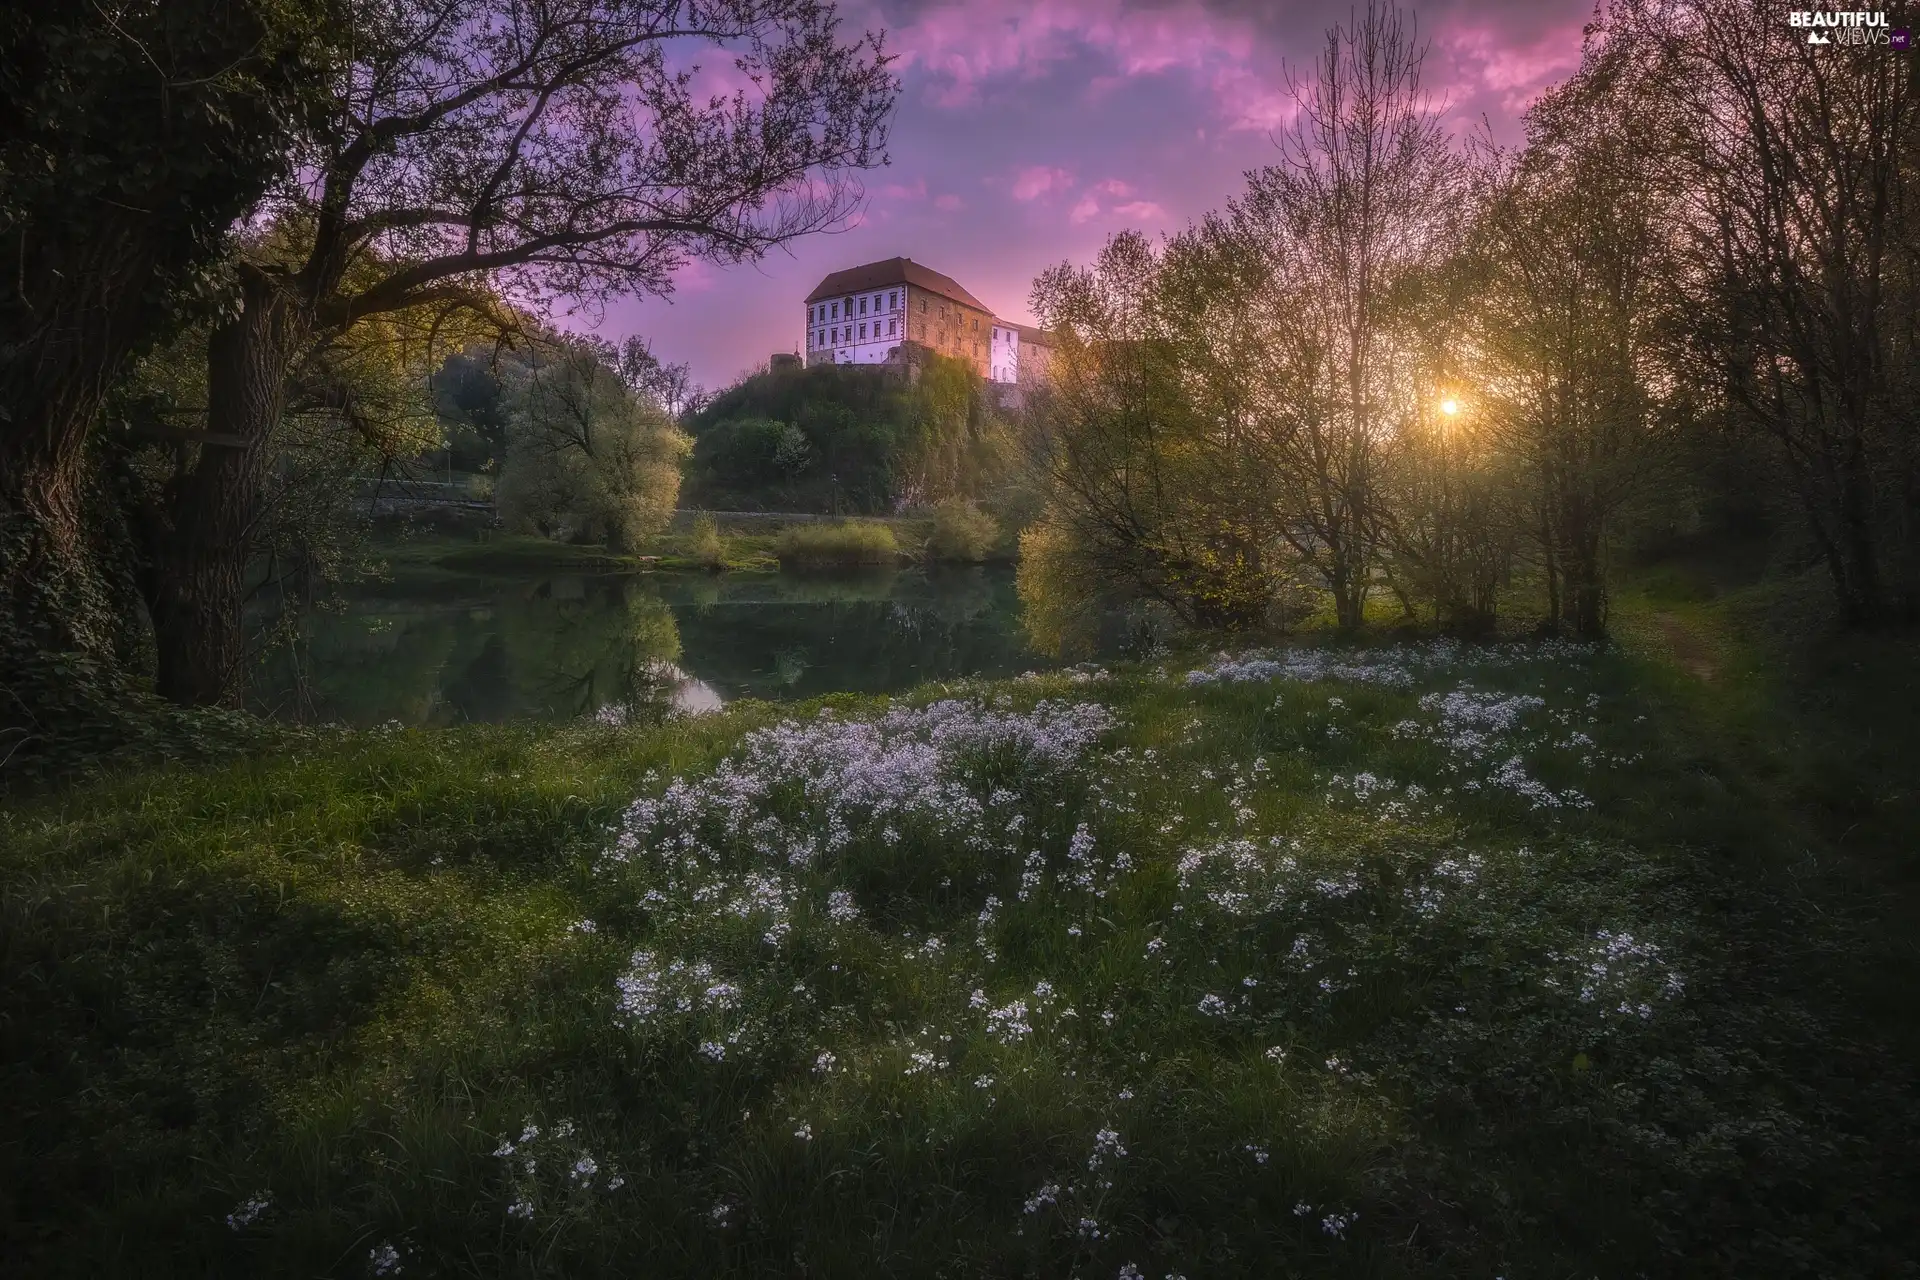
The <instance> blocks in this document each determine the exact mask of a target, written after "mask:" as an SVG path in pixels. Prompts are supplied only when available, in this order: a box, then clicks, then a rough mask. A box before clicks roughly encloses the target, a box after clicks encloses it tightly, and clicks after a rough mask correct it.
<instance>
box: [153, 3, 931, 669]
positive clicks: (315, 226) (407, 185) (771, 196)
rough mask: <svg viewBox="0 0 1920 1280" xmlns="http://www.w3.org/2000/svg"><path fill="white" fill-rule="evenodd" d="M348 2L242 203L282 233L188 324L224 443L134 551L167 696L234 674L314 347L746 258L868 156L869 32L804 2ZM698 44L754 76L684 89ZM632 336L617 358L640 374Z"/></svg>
mask: <svg viewBox="0 0 1920 1280" xmlns="http://www.w3.org/2000/svg"><path fill="white" fill-rule="evenodd" d="M351 16H352V22H351V23H350V24H349V26H350V30H351V37H350V41H349V43H350V49H351V55H352V57H351V61H350V63H349V65H347V66H346V67H344V68H342V69H341V73H340V74H339V75H338V76H336V77H335V78H334V80H333V82H332V88H333V90H334V92H335V94H336V98H335V100H334V101H333V102H332V104H331V110H330V111H329V113H328V118H327V120H326V121H325V125H324V127H320V128H316V129H314V130H312V131H310V132H308V133H307V134H306V135H304V136H303V138H302V139H301V145H300V147H299V148H298V150H297V153H296V155H295V156H294V157H293V159H294V161H295V163H294V164H293V165H292V166H291V168H292V173H291V174H290V176H289V177H288V179H287V180H286V181H283V182H282V183H280V184H279V185H278V186H277V187H276V188H275V189H274V190H273V191H272V192H271V193H270V195H269V197H268V198H267V199H266V200H265V201H264V202H263V208H262V210H261V213H262V216H263V217H265V218H267V219H270V220H271V221H272V222H273V224H274V225H275V227H276V228H278V229H284V230H285V231H286V232H287V234H285V235H283V236H282V237H281V238H280V239H279V241H278V242H277V243H275V244H273V245H271V246H269V248H270V249H271V250H272V251H271V252H264V253H256V254H250V255H245V256H243V257H242V258H241V259H240V260H239V261H238V262H237V263H236V264H235V272H236V275H237V277H238V294H239V301H238V306H237V309H236V313H235V314H232V315H231V316H229V317H228V318H227V319H226V321H225V322H224V323H222V324H221V325H220V326H218V327H217V328H216V329H215V331H214V333H213V334H212V336H211V338H210V341H209V344H208V366H207V367H208V375H209V386H208V391H209V394H208V401H207V403H208V426H209V429H210V431H211V432H213V433H215V434H218V435H221V436H225V437H228V438H230V439H232V440H235V441H238V442H240V443H239V444H238V445H236V446H235V447H234V452H233V453H232V454H231V455H223V456H221V457H219V458H218V459H217V460H215V461H214V462H212V463H210V464H208V465H203V466H199V467H196V468H195V470H194V472H193V473H192V475H191V477H190V481H189V482H188V483H185V484H182V485H180V486H177V487H176V491H175V497H174V501H173V502H172V504H171V505H172V507H173V510H172V511H171V512H170V513H169V523H170V524H171V526H172V528H173V530H174V531H175V536H174V537H171V538H170V539H169V540H168V541H167V543H166V544H165V547H164V553H163V554H161V555H158V556H156V557H155V562H154V564H153V566H152V571H151V576H152V577H153V579H154V580H155V582H156V590H155V593H154V595H155V598H156V600H158V601H159V602H160V606H161V607H159V608H156V609H155V611H154V614H155V635H156V641H157V646H158V649H159V671H160V689H161V691H162V692H163V693H164V694H166V695H167V696H168V697H170V698H173V699H175V700H178V701H182V702H188V703H192V702H206V701H217V700H221V699H224V698H231V697H232V696H234V689H233V682H232V680H231V675H230V673H231V670H232V669H233V667H234V666H235V665H236V662H237V656H236V655H237V654H238V653H239V651H240V649H241V643H240V627H241V612H242V610H241V601H240V599H239V594H240V590H239V586H238V584H239V582H240V581H241V579H242V578H243V576H244V575H243V568H244V555H245V546H244V544H245V541H246V532H247V530H248V529H249V528H251V527H252V525H253V523H254V522H255V521H256V520H257V519H258V517H259V504H260V496H261V491H262V489H263V472H264V468H266V467H267V465H268V463H269V456H268V454H267V453H266V451H265V450H263V449H262V448H260V447H259V446H260V445H261V444H262V443H263V442H264V441H265V439H266V438H267V436H268V435H269V434H270V433H271V431H272V429H273V427H274V424H275V421H276V419H277V418H278V415H279V410H280V399H281V396H280V387H281V385H282V384H283V382H284V380H285V379H286V378H287V377H288V376H289V375H290V374H291V373H292V372H293V371H294V370H296V369H297V368H298V367H299V366H300V364H301V363H302V361H303V359H304V357H305V353H307V352H308V351H310V350H311V349H312V348H313V347H314V346H316V345H322V346H323V345H325V344H326V343H328V342H330V341H332V340H333V339H334V338H335V337H337V336H338V335H342V334H345V333H347V332H348V331H350V330H351V329H353V328H354V327H355V326H356V325H358V324H360V323H362V322H364V321H366V320H368V319H369V318H371V317H375V316H380V315H385V314H389V313H394V312H400V311H408V310H413V309H420V308H430V309H433V310H435V311H436V312H438V313H440V314H443V315H444V314H451V313H455V312H458V311H461V310H463V309H464V310H466V311H468V312H473V313H477V314H486V315H489V316H491V315H493V314H494V313H495V312H496V310H497V308H496V307H495V299H496V298H497V297H501V296H511V297H513V298H515V299H516V300H517V302H518V304H519V305H521V306H523V307H529V308H539V307H541V306H543V305H545V304H546V303H548V302H550V301H551V300H552V299H554V298H556V297H560V296H565V297H568V298H571V299H574V300H575V301H576V302H580V303H585V304H587V305H597V304H599V303H602V302H604V301H605V300H606V299H607V298H609V297H612V296H614V295H616V294H621V293H634V292H638V293H653V294H665V293H667V292H670V291H671V284H672V279H673V275H674V273H675V271H676V270H677V269H678V268H680V267H681V266H682V265H684V264H685V263H687V262H689V261H694V260H703V261H709V262H716V263H738V262H745V261H751V260H754V259H756V258H758V257H760V256H761V255H763V254H764V253H766V252H767V251H768V250H769V249H771V248H773V247H775V246H777V245H780V244H784V243H787V242H788V241H790V240H792V239H793V238H795V237H797V236H801V235H805V234H807V233H810V232H813V231H817V230H821V229H823V228H826V227H830V226H833V225H835V224H836V223H837V222H838V221H840V220H841V219H842V218H843V217H844V216H845V215H846V214H848V213H849V212H850V211H851V209H852V208H853V207H854V203H855V201H856V200H857V198H858V189H857V186H856V185H855V184H854V181H853V175H854V174H856V173H857V172H858V171H860V170H861V169H864V168H867V167H869V166H871V165H875V164H878V163H881V162H882V161H883V160H884V158H885V155H884V146H885V138H886V124H887V117H888V115H889V113H890V111H891V108H892V103H893V97H894V93H895V90H896V84H895V81H894V78H893V76H892V73H891V72H890V71H889V70H888V62H889V59H888V58H887V57H886V55H885V54H883V53H882V52H881V49H880V46H879V43H878V40H877V38H874V39H864V38H863V39H859V40H855V41H853V42H850V43H842V42H841V40H840V38H839V31H838V17H837V14H836V12H835V10H834V9H833V8H832V6H831V5H826V4H820V3H816V2H815V0H772V2H770V3H769V2H766V0H716V2H715V3H700V4H693V3H690V2H689V0H405V2H403V3H398V4H386V3H368V4H354V5H353V6H352V7H351ZM669 49H671V50H672V52H671V54H669V52H668V50H669ZM702 56H718V57H721V58H724V59H726V60H727V61H728V62H729V63H730V64H731V65H732V66H734V68H735V69H736V70H737V71H738V72H739V73H740V74H741V75H743V76H745V77H747V78H748V80H749V81H750V82H751V84H752V86H753V88H752V91H751V92H749V91H747V90H746V89H744V88H742V89H741V90H739V91H737V92H735V93H734V94H732V95H731V96H720V95H713V96H708V97H706V98H704V99H701V98H699V97H697V96H696V95H694V94H693V93H692V92H690V90H689V84H690V77H691V75H692V73H691V72H690V71H687V70H685V67H686V66H687V65H689V63H688V59H698V58H700V57H702ZM296 232H297V234H294V233H296ZM633 354H634V355H635V357H636V358H635V360H634V361H633V362H632V367H631V372H632V373H633V374H634V376H635V378H636V381H640V382H648V380H649V379H653V377H654V375H655V374H658V373H660V372H661V371H660V370H659V368H658V365H657V362H654V364H653V365H651V366H647V361H646V360H644V359H641V358H639V357H641V356H644V355H645V353H644V351H641V352H635V353H633ZM643 366H647V367H643ZM656 381H657V379H656ZM649 385H652V384H651V382H649ZM661 385H662V386H664V385H665V384H664V383H662V384H661ZM655 399H658V397H657V396H656V397H655ZM656 407H657V408H658V407H659V406H658V405H656ZM660 411H661V412H662V413H663V414H664V412H665V409H664V408H661V409H660ZM622 438H626V437H622ZM556 468H557V471H564V470H565V468H564V467H560V466H558V464H556ZM556 468H549V470H550V471H555V470H556ZM644 470H646V465H645V462H644V460H640V459H635V460H632V465H631V466H628V465H626V464H625V463H622V464H620V466H619V467H618V468H617V472H618V478H616V479H613V480H611V481H610V482H608V483H604V484H601V485H600V488H602V489H604V490H606V493H607V495H611V497H610V498H609V500H610V501H613V502H615V503H616V504H624V505H623V506H622V508H621V509H622V511H631V510H637V509H640V508H641V507H643V506H644V505H645V504H644V503H643V502H639V500H637V499H632V496H631V491H632V490H633V489H634V488H635V482H634V481H633V480H632V479H631V477H632V475H633V474H636V473H638V472H640V471H644ZM531 487H532V488H534V489H538V490H540V491H542V492H543V494H545V495H546V496H547V497H551V496H553V495H554V494H555V493H557V492H558V491H559V490H561V489H565V488H568V487H570V482H568V481H566V480H565V479H564V477H562V476H560V475H559V474H557V473H556V474H549V475H547V476H546V477H545V478H544V479H542V480H540V481H539V482H538V483H536V484H533V485H532V486H531ZM571 487H578V486H571ZM605 496H606V495H603V497H605ZM636 504H637V505H636ZM599 505H600V506H601V507H603V508H604V507H605V506H606V504H605V502H601V503H600V504H599ZM593 518H594V519H595V520H596V521H597V522H599V523H601V524H604V525H606V526H607V527H608V528H616V527H620V526H622V525H624V524H625V523H627V522H626V520H625V517H624V515H617V514H616V513H615V512H614V511H612V510H611V509H610V508H609V509H603V510H598V511H596V512H595V513H594V516H593ZM640 523H641V524H644V523H645V521H644V520H642V521H641V522H640Z"/></svg>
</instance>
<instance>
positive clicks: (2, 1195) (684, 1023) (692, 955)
mask: <svg viewBox="0 0 1920 1280" xmlns="http://www.w3.org/2000/svg"><path fill="white" fill-rule="evenodd" d="M1788 603H1790V602H1788ZM1780 607H1782V601H1781V600H1779V599H1777V598H1775V599H1769V600H1765V601H1756V600H1755V599H1752V598H1746V597H1742V598H1739V599H1719V598H1716V599H1699V598H1696V597H1692V596H1689V594H1688V593H1686V592H1682V591H1669V592H1666V593H1664V594H1663V593H1661V592H1659V591H1655V592H1651V593H1643V594H1642V595H1640V596H1637V597H1634V598H1632V599H1629V600H1627V601H1625V602H1624V603H1623V606H1622V614H1621V619H1620V623H1621V625H1620V630H1621V632H1622V634H1623V635H1625V636H1627V637H1628V643H1627V644H1626V645H1624V646H1622V647H1618V648H1613V649H1605V650H1593V649H1585V648H1580V647H1575V646H1565V645H1553V644H1548V645H1533V644H1527V643H1521V642H1513V643H1507V644H1502V645H1496V646H1488V647H1484V648H1460V647H1457V646H1451V645H1447V644H1436V643H1433V642H1424V641H1423V642H1419V643H1417V644H1407V645H1399V646H1393V645H1381V646H1375V647H1371V648H1363V649H1350V650H1348V649H1338V650H1337V649H1315V648H1303V649H1298V650H1288V651H1274V652H1270V653H1266V654H1264V655H1263V654H1259V653H1254V654H1241V655H1238V656H1237V657H1235V658H1232V659H1225V658H1199V659H1193V660H1189V661H1183V662H1174V661H1169V662H1166V663H1164V664H1160V665H1157V666H1155V665H1149V666H1144V667H1116V668H1113V669H1112V670H1111V671H1108V672H1100V671H1095V670H1091V669H1083V670H1080V671H1078V672H1070V673H1063V674H1060V675H1057V676H1047V677H1044V678H1039V679H1029V680H1017V681H1010V682H1003V683H998V684H985V683H969V684H962V685H954V686H947V687H941V688H928V689H924V690H921V691H919V692H918V693H916V694H915V695H913V696H910V697H906V698H900V699H896V700H894V701H892V702H891V703H889V702H886V701H884V700H860V699H853V698H840V699H830V700H828V701H827V702H826V703H824V704H809V705H806V706H801V707H774V706H770V705H766V704H746V705H741V706H736V707H733V708H730V709H729V710H727V711H726V712H724V713H722V714H720V715H717V716H713V717H709V718H703V719H696V720H687V721H680V722H675V723H671V724H668V725H666V726H663V727H659V728H652V729H633V730H626V729H613V728H609V727H604V726H593V725H584V726H580V727H572V728H563V729H547V730H540V729H533V728H523V727H491V728H485V727H482V728H471V729H461V730H448V731H438V732H400V731H394V732H369V733H355V734H309V735H304V736H300V737H296V738H290V739H289V740H288V743H287V745H286V746H285V748H284V749H283V750H280V751H278V752H275V753H272V754H268V755H264V756H261V757H260V758H257V759H252V760H247V761H242V762H237V763H233V764H230V765H223V766H209V767H203V768H198V769H188V768H184V767H175V768H169V769H159V770H146V771H139V772H133V773H126V774H121V775H118V776H114V777H109V778H104V779H100V780H97V781H94V782H89V783H86V784H83V785H79V786H76V787H74V788H71V789H69V790H66V791H63V792H59V793H56V794H52V795H47V796H43V797H40V798H37V799H32V800H26V801H21V802H18V803H15V804H13V805H11V806H10V807H9V808H7V809H6V810H5V811H4V816H3V817H0V848H3V849H4V851H5V852H4V855H3V858H4V861H3V862H0V909H3V910H4V917H0V918H3V919H4V928H5V943H4V951H3V952H0V984H3V985H0V991H4V1018H3V1019H0V1035H3V1036H4V1054H3V1055H0V1072H4V1075H0V1086H4V1088H5V1090H6V1095H7V1098H8V1103H9V1105H8V1106H7V1107H6V1108H4V1110H0V1160H3V1161H4V1166H0V1167H3V1168H4V1172H3V1173H0V1187H3V1189H0V1253H4V1254H5V1255H6V1256H7V1257H9V1258H12V1259H17V1260H19V1261H18V1265H19V1266H20V1268H21V1269H20V1270H19V1271H18V1272H17V1274H31V1275H82V1274H90V1275H95V1276H97V1275H102V1274H105V1275H195V1276H201V1275H235V1276H240V1275H270V1274H301V1275H340V1276H352V1275H364V1274H371V1273H379V1272H380V1271H381V1270H382V1268H383V1267H388V1266H391V1265H396V1264H397V1265H398V1266H400V1267H402V1268H404V1274H410V1275H435V1276H441V1275H471V1276H508V1275H511V1276H536V1275H554V1276H592V1275H609V1276H611V1275H633V1274H641V1273H644V1274H647V1275H660V1276H772V1275H782V1276H788V1275H820V1276H844V1275H850V1274H857V1273H871V1274H883V1275H899V1276H941V1275H945V1276H951V1277H961V1276H968V1277H971V1276H985V1275H1005V1276H1035V1277H1056V1276H1089V1277H1093V1276H1100V1277H1116V1276H1129V1275H1136V1274H1137V1275H1142V1276H1151V1277H1162V1276H1167V1275H1178V1276H1184V1277H1187V1278H1188V1280H1199V1278H1200V1277H1215V1276H1276V1275H1299V1276H1348V1275H1351V1276H1414V1275H1418V1276H1496V1275H1499V1276H1507V1277H1516V1278H1517V1277H1538V1276H1556V1277H1558V1276H1574V1275H1580V1276H1585V1275H1596V1274H1597V1275H1636V1274H1638V1275H1728V1276H1735V1275H1737V1276H1798V1275H1823V1276H1846V1275H1859V1276H1866V1275H1901V1274H1909V1273H1910V1271H1911V1268H1912V1263H1911V1261H1910V1260H1911V1258H1912V1257H1913V1256H1914V1244H1915V1240H1916V1236H1915V1221H1914V1209H1913V1206H1914V1204H1915V1203H1916V1202H1920V1196H1917V1195H1916V1188H1915V1187H1914V1185H1913V1180H1914V1179H1913V1174H1914V1168H1915V1162H1914V1158H1913V1157H1914V1151H1915V1146H1914V1143H1915V1139H1916V1134H1920V1127H1917V1126H1916V1119H1915V1116H1916V1108H1915V1096H1914V1079H1915V1073H1914V1070H1913V1067H1912V1063H1913V1062H1914V1060H1915V1059H1914V1056H1913V1049H1914V1048H1915V1047H1916V1046H1914V1044H1913V1043H1912V1041H1913V1038H1914V1035H1913V1028H1912V1025H1911V1018H1910V1016H1906V1015H1905V1014H1904V1013H1903V1009H1904V1007H1905V1006H1904V1004H1903V998H1904V997H1903V993H1904V992H1906V991H1910V989H1911V985H1910V984H1911V980H1912V978H1913V976H1914V973H1915V968H1916V966H1915V963H1914V959H1915V957H1914V944H1913V942H1912V938H1913V937H1914V936H1915V935H1914V930H1913V928H1912V925H1913V923H1914V919H1915V915H1914V912H1913V910H1912V902H1913V892H1912V891H1913V887H1914V882H1915V877H1914V871H1915V863H1914V855H1913V852H1912V850H1913V849H1914V848H1915V844H1914V843H1913V841H1912V836H1913V835H1914V833H1915V830H1916V828H1917V827H1920V821H1916V806H1915V801H1914V798H1913V794H1912V791H1911V778H1912V777H1913V776H1915V772H1914V771H1913V770H1914V766H1915V764H1916V762H1915V760H1914V747H1913V741H1914V740H1913V735H1912V729H1911V720H1910V719H1907V718H1906V717H1907V716H1908V715H1910V714H1911V712H1912V711H1913V710H1914V709H1915V707H1916V703H1917V702H1920V699H1916V696H1915V689H1914V681H1915V677H1914V674H1913V673H1914V666H1913V663H1912V657H1913V645H1912V644H1911V642H1907V641H1892V640H1855V641H1846V642H1831V643H1822V644H1821V645H1819V646H1817V647H1816V648H1815V649H1814V650H1812V651H1811V656H1808V654H1806V653H1795V654H1784V653H1782V652H1779V651H1777V650H1773V649H1769V648H1767V647H1766V646H1765V645H1764V644H1762V643H1761V641H1760V640H1759V639H1758V638H1757V637H1761V636H1764V635H1765V634H1767V629H1766V626H1765V625H1762V624H1764V623H1765V620H1766V619H1767V618H1769V617H1773V616H1775V615H1774V613H1770V612H1768V610H1773V611H1776V612H1777V610H1778V609H1779V608H1780ZM1196 672H1197V673H1198V674H1197V675H1195V674H1194V673H1196ZM1863 717H1864V718H1863Z"/></svg>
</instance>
